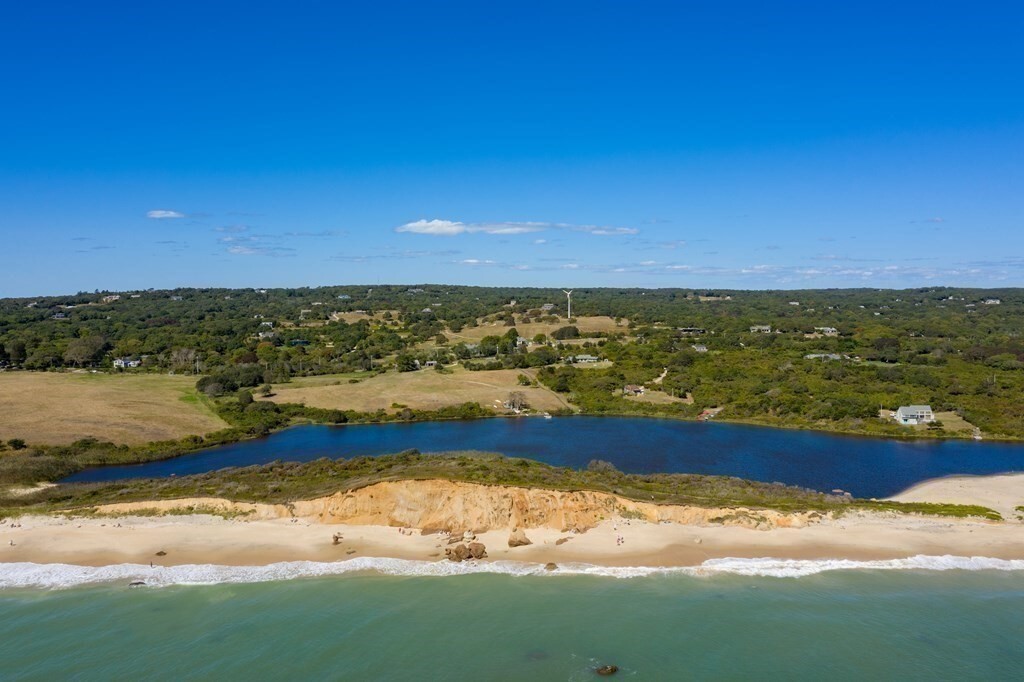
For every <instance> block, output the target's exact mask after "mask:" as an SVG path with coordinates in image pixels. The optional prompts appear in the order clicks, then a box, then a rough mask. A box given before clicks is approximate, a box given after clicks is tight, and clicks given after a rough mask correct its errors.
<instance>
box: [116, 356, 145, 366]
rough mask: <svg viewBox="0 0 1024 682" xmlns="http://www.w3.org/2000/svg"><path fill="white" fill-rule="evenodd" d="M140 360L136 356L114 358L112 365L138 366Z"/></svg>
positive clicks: (140, 362) (140, 363)
mask: <svg viewBox="0 0 1024 682" xmlns="http://www.w3.org/2000/svg"><path fill="white" fill-rule="evenodd" d="M141 365H142V360H139V359H138V358H114V367H117V368H118V369H128V368H129V367H140V366H141Z"/></svg>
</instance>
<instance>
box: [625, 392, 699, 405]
mask: <svg viewBox="0 0 1024 682" xmlns="http://www.w3.org/2000/svg"><path fill="white" fill-rule="evenodd" d="M624 397H625V399H626V400H629V401H631V402H634V403H651V404H653V405H677V404H678V405H693V396H691V395H690V394H689V393H687V394H686V397H685V398H677V397H675V396H673V395H668V394H667V393H663V392H662V391H647V392H646V393H644V394H643V395H627V396H624Z"/></svg>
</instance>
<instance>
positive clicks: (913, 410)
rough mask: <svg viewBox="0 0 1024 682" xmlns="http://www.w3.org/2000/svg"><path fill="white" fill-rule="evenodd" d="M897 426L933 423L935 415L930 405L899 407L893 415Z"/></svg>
mask: <svg viewBox="0 0 1024 682" xmlns="http://www.w3.org/2000/svg"><path fill="white" fill-rule="evenodd" d="M892 417H893V419H895V420H896V423H897V424H906V425H908V426H914V425H916V424H927V423H929V422H933V421H935V413H933V412H932V406H931V405H900V408H899V409H898V410H896V411H895V412H894V413H893V415H892Z"/></svg>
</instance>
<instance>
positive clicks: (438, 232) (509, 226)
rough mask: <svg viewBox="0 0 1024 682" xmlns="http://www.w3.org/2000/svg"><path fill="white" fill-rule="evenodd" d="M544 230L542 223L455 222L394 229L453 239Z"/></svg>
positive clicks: (421, 222) (418, 222) (429, 222)
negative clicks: (457, 236) (465, 236)
mask: <svg viewBox="0 0 1024 682" xmlns="http://www.w3.org/2000/svg"><path fill="white" fill-rule="evenodd" d="M543 229H545V224H544V223H528V222H527V223H463V222H459V221H457V220H416V221H414V222H411V223H405V224H404V225H399V226H398V227H396V228H395V232H409V233H412V234H429V235H434V236H441V237H454V236H455V235H459V234H472V233H477V232H482V233H484V234H526V233H529V232H540V231H541V230H543Z"/></svg>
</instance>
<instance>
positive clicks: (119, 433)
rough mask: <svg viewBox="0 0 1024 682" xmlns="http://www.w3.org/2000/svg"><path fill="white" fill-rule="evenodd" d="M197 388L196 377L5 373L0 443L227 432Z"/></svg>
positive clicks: (0, 387)
mask: <svg viewBox="0 0 1024 682" xmlns="http://www.w3.org/2000/svg"><path fill="white" fill-rule="evenodd" d="M194 386H195V377H191V376H180V377H179V376H166V375H159V374H128V375H109V374H86V373H56V372H2V373H0V440H7V439H10V438H21V439H24V440H25V441H26V442H28V443H30V444H31V443H43V444H54V445H59V444H65V443H71V442H73V441H76V440H78V439H80V438H86V437H88V436H92V437H95V438H98V439H100V440H109V441H113V442H115V443H127V444H138V443H148V442H150V441H155V440H169V439H174V438H181V437H182V436H188V435H192V434H199V435H201V434H205V433H210V432H211V431H217V430H219V429H223V428H227V424H226V423H225V422H224V421H223V420H221V419H220V417H218V416H216V415H215V414H214V413H213V412H212V411H210V409H209V408H207V406H206V404H205V403H204V402H203V401H202V400H201V399H200V398H199V396H198V394H197V393H196V391H195V388H194Z"/></svg>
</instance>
